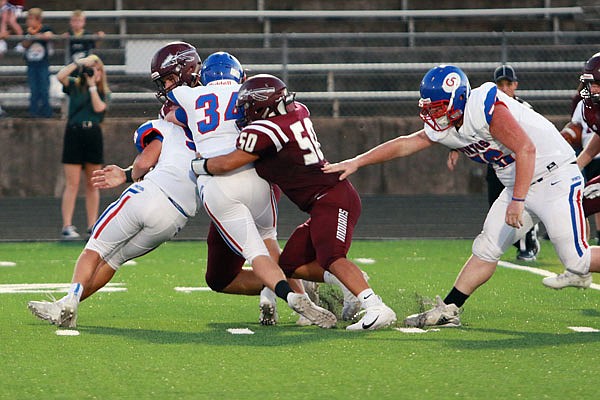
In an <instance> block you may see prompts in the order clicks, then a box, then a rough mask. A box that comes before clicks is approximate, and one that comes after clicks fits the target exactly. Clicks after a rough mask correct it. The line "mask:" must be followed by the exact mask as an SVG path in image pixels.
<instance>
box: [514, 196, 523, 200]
mask: <svg viewBox="0 0 600 400" xmlns="http://www.w3.org/2000/svg"><path fill="white" fill-rule="evenodd" d="M512 201H525V199H520V198H518V197H514V196H513V198H512Z"/></svg>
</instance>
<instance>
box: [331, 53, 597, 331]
mask: <svg viewBox="0 0 600 400" xmlns="http://www.w3.org/2000/svg"><path fill="white" fill-rule="evenodd" d="M420 93H421V99H420V101H419V107H420V108H421V112H420V117H421V119H422V120H423V121H424V122H425V125H424V129H422V130H419V131H417V132H414V133H412V134H410V135H407V136H400V137H397V138H395V139H392V140H390V141H388V142H385V143H383V144H381V145H379V146H377V147H375V148H373V149H371V150H369V151H367V152H365V153H363V154H360V155H358V156H356V157H354V158H352V159H349V160H345V161H342V162H340V163H337V164H331V165H329V166H326V167H324V169H325V171H326V172H343V173H342V175H341V176H340V179H343V178H345V177H347V176H348V175H350V174H352V173H353V172H355V171H356V170H357V169H358V168H360V167H362V166H365V165H369V164H375V163H380V162H383V161H387V160H391V159H393V158H397V157H404V156H408V155H410V154H413V153H416V152H418V151H421V150H423V149H426V148H428V147H430V146H432V145H433V144H435V143H441V144H443V145H445V146H447V147H449V148H451V149H458V150H459V151H460V152H462V153H463V154H465V155H466V156H467V157H469V158H470V159H472V160H473V161H476V162H481V163H491V164H493V166H494V168H495V170H496V173H497V175H498V178H499V179H500V181H501V182H502V184H503V185H504V186H505V189H504V190H503V192H502V193H501V194H500V196H499V198H498V199H497V200H496V201H495V202H494V204H493V205H492V207H491V208H490V210H489V212H488V215H487V217H486V220H485V222H484V225H483V230H482V232H481V233H480V234H479V235H478V236H477V238H475V240H474V242H473V248H472V252H473V253H472V255H471V257H470V258H469V259H468V261H467V262H466V263H465V265H464V266H463V268H462V270H461V272H460V273H459V275H458V277H457V279H456V281H455V284H454V287H453V288H452V290H451V291H450V292H449V294H448V295H447V296H446V298H445V299H444V301H442V300H441V298H440V297H439V296H438V297H437V298H436V303H437V304H436V306H435V307H434V308H433V309H431V310H429V311H426V312H424V313H420V314H414V315H411V316H409V317H407V318H406V319H405V321H404V322H405V324H406V325H409V326H417V327H423V326H450V327H452V326H460V324H461V322H460V318H459V308H460V307H462V305H463V304H464V303H465V301H466V300H467V299H468V297H469V296H470V295H471V294H472V293H473V292H474V291H475V290H476V289H477V288H478V287H479V286H481V285H483V284H484V283H485V282H486V281H487V280H488V279H490V278H491V277H492V275H493V274H494V271H495V270H496V265H497V263H498V260H499V259H500V257H501V256H502V254H503V253H504V252H505V251H506V250H507V249H508V248H509V247H510V246H511V245H512V243H514V242H515V241H516V240H518V239H519V238H521V237H522V236H523V235H524V234H525V233H526V232H527V231H528V230H529V229H530V228H531V227H532V226H533V224H534V223H536V222H538V221H541V222H543V223H544V225H545V226H546V228H547V230H548V234H549V237H550V240H551V241H552V243H553V244H554V247H555V249H556V252H557V254H558V257H559V258H560V260H561V262H562V263H563V264H564V265H565V267H566V268H567V270H568V271H570V272H572V273H574V274H577V275H584V274H587V273H589V271H590V270H591V271H594V272H596V271H600V247H590V246H589V245H588V243H587V240H586V238H587V234H586V224H585V218H584V215H583V209H582V205H581V195H582V188H583V177H582V176H581V173H580V171H579V168H578V167H577V165H576V164H575V163H574V162H575V152H574V151H573V149H572V148H571V146H569V144H568V143H567V142H566V141H565V140H564V139H563V138H562V137H561V136H560V133H559V132H558V130H557V129H556V128H555V127H554V125H553V124H552V123H551V122H550V121H548V120H547V119H545V118H544V117H542V116H541V115H540V114H538V113H536V112H535V111H533V110H531V109H530V108H528V107H526V106H524V105H523V104H521V103H519V102H518V101H516V100H514V99H512V98H510V97H509V96H507V95H506V94H504V93H503V92H501V91H499V90H498V88H497V87H496V85H495V84H494V83H493V82H486V83H484V84H483V85H481V86H480V87H478V88H476V89H473V90H471V88H470V85H469V81H468V78H467V76H466V75H465V74H464V72H463V71H462V70H460V69H459V68H457V67H455V66H451V65H441V66H438V67H435V68H433V69H431V70H430V71H429V72H427V74H426V75H425V76H424V77H423V80H422V81H421V87H420Z"/></svg>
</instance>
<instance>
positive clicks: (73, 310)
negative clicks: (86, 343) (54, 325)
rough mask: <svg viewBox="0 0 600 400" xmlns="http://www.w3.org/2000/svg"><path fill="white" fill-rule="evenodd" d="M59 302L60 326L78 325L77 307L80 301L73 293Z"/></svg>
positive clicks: (72, 326)
mask: <svg viewBox="0 0 600 400" xmlns="http://www.w3.org/2000/svg"><path fill="white" fill-rule="evenodd" d="M57 303H58V304H59V305H60V321H59V323H58V326H62V327H63V328H76V327H77V307H79V302H78V301H77V299H76V298H75V296H73V295H69V296H65V297H63V298H62V299H60V300H59V301H57Z"/></svg>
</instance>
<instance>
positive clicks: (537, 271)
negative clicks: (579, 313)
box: [498, 261, 600, 290]
mask: <svg viewBox="0 0 600 400" xmlns="http://www.w3.org/2000/svg"><path fill="white" fill-rule="evenodd" d="M498 265H499V266H500V267H504V268H510V269H517V270H520V271H526V272H531V273H532V274H536V275H541V276H554V275H556V274H555V273H554V272H550V271H546V270H545V269H541V268H534V267H526V266H524V265H517V264H513V263H510V262H508V261H498ZM590 289H594V290H600V285H598V284H597V283H592V284H591V285H590Z"/></svg>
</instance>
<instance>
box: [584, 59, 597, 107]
mask: <svg viewBox="0 0 600 400" xmlns="http://www.w3.org/2000/svg"><path fill="white" fill-rule="evenodd" d="M579 80H580V81H581V83H582V85H583V89H581V91H580V92H579V94H580V95H581V97H583V101H584V102H585V103H586V105H587V106H588V107H589V106H592V105H595V106H598V105H600V93H592V84H593V83H594V82H595V83H597V84H600V53H596V54H594V55H593V56H592V57H591V58H590V59H589V60H587V62H586V63H585V66H584V67H583V73H582V74H581V76H580V77H579Z"/></svg>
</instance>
